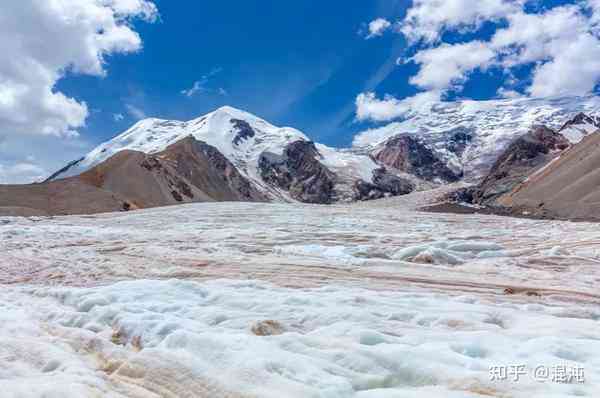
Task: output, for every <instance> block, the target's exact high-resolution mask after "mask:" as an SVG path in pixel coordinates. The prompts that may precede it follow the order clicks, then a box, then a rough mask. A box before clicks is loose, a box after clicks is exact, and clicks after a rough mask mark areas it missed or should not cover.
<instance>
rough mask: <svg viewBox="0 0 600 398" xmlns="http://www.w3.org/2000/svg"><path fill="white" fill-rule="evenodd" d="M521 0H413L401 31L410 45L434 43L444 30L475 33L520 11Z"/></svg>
mask: <svg viewBox="0 0 600 398" xmlns="http://www.w3.org/2000/svg"><path fill="white" fill-rule="evenodd" d="M521 3H523V1H522V0H414V1H413V6H412V7H411V8H410V9H409V10H408V11H407V14H406V17H405V19H404V21H403V22H402V24H401V28H400V31H401V32H402V33H404V35H405V36H406V37H407V38H408V39H409V40H410V41H413V42H414V41H418V40H424V41H426V42H433V41H436V40H438V39H439V38H440V36H441V34H442V33H443V32H444V31H445V30H451V29H458V30H466V29H475V28H477V27H479V26H480V25H481V23H483V22H484V21H488V20H498V19H501V18H504V17H505V16H507V15H509V14H511V13H513V12H515V11H516V10H518V9H520V8H521Z"/></svg>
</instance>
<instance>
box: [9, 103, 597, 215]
mask: <svg viewBox="0 0 600 398" xmlns="http://www.w3.org/2000/svg"><path fill="white" fill-rule="evenodd" d="M599 109H600V99H599V98H597V97H594V96H589V97H570V98H558V99H549V100H539V99H516V100H497V101H461V102H451V103H436V104H429V105H427V106H424V107H423V108H421V109H415V110H414V111H413V112H412V113H411V114H409V115H408V116H407V118H406V119H405V120H404V121H402V122H394V123H391V124H389V125H387V126H384V127H381V128H378V129H373V130H368V131H365V132H363V133H361V134H359V135H357V137H356V138H355V141H354V145H353V147H352V148H347V149H336V148H331V147H328V146H325V145H322V144H319V143H314V142H312V141H311V140H310V139H309V138H308V137H307V136H306V135H305V134H304V133H302V132H300V131H298V130H296V129H293V128H289V127H276V126H274V125H272V124H270V123H268V122H267V121H265V120H263V119H260V118H258V117H256V116H254V115H252V114H250V113H247V112H244V111H241V110H238V109H235V108H232V107H222V108H219V109H217V110H216V111H214V112H211V113H209V114H207V115H204V116H202V117H200V118H197V119H194V120H191V121H188V122H180V121H169V120H160V119H145V120H142V121H140V122H138V123H136V124H135V125H134V126H132V127H131V128H130V129H128V130H127V131H125V132H123V133H122V134H120V135H118V136H116V137H115V138H113V139H111V140H109V141H107V142H105V143H103V144H101V145H99V146H98V147H96V148H95V149H93V150H92V151H91V152H89V153H88V154H86V155H85V156H83V157H82V158H81V159H79V160H76V161H73V162H71V163H69V164H68V165H66V166H65V167H64V168H63V169H61V170H59V171H58V172H56V173H55V174H54V175H52V176H51V177H50V178H49V179H48V180H47V181H45V182H44V183H40V184H30V185H13V186H10V185H8V186H0V207H1V208H3V209H4V210H3V211H2V212H3V213H5V214H69V213H94V212H103V211H116V210H131V209H136V208H146V207H154V206H163V205H170V204H177V203H186V202H205V201H299V202H305V203H318V204H331V203H337V202H351V201H358V200H370V199H378V198H383V197H386V196H395V195H403V194H407V193H410V192H412V191H414V190H425V189H431V188H433V187H436V186H439V185H441V184H447V183H452V182H456V181H467V182H472V183H480V188H481V192H479V193H477V194H476V195H475V196H476V197H478V198H479V199H478V200H480V201H484V199H481V198H483V197H486V199H485V201H488V202H489V201H490V200H491V199H490V198H491V196H489V195H488V196H486V193H485V192H487V193H490V192H491V191H493V190H494V189H497V186H495V185H494V183H496V182H497V181H503V183H504V184H505V186H504V187H503V188H502V189H500V191H503V192H497V193H496V194H494V195H492V196H493V200H494V201H495V200H496V199H498V197H499V196H501V194H504V193H506V192H507V191H509V190H510V188H512V186H513V183H517V184H518V183H522V182H523V180H524V179H526V178H527V177H528V173H529V172H533V171H535V170H536V168H537V167H543V165H545V164H546V163H547V162H549V161H551V160H552V159H553V158H554V154H555V153H556V154H557V153H559V152H560V151H562V150H563V149H565V148H568V147H570V146H571V145H574V144H577V143H578V142H579V141H581V140H582V139H584V138H585V137H587V136H588V135H592V133H593V132H594V131H596V130H597V129H598V127H599V126H600V120H599V119H598V118H597V117H596V116H595V114H596V113H597V111H598V110H599ZM534 126H537V127H534ZM540 126H543V128H544V129H545V130H543V132H540V131H542V130H540V128H542V127H540ZM536 132H537V133H536ZM527 134H529V135H530V136H531V137H534V138H532V140H534V141H535V140H538V139H539V140H541V141H543V145H541V147H544V148H542V149H540V148H541V147H540V148H537V149H535V150H534V152H535V151H542V152H543V151H544V150H546V149H548V148H546V147H545V145H550V144H549V143H548V142H547V141H548V140H550V141H552V140H554V141H552V142H554V144H555V146H556V147H552V148H549V149H548V151H547V152H546V153H545V154H544V157H543V159H541V158H538V159H537V160H536V161H535V162H533V161H532V162H531V164H527V165H523V164H521V163H519V162H513V161H512V160H511V161H507V159H508V158H511V157H510V154H509V155H506V151H507V150H509V151H510V150H512V151H517V149H518V150H522V151H523V153H526V152H527V148H529V147H528V145H529V142H530V141H531V140H529V141H527V140H526V141H527V143H526V144H523V145H520V144H519V142H522V140H523V137H524V136H525V135H527ZM536 134H537V135H536ZM548 137H551V138H548ZM519 139H521V141H519ZM555 141H556V142H555ZM515 143H516V144H515ZM511 148H512V149H511ZM515 148H517V149H515ZM524 148H525V149H524ZM529 149H530V148H529ZM536 153H537V152H536ZM507 156H508V158H507ZM536 156H537V155H536ZM503 157H504V158H505V159H504V163H502V165H498V164H497V163H498V161H500V160H501V159H502V158H503ZM534 157H535V156H534ZM511 159H512V158H511ZM513 166H514V167H513ZM517 169H518V171H515V170H517ZM490 170H491V172H492V173H500V174H502V173H508V174H509V175H511V176H512V177H511V178H509V179H508V180H507V179H506V178H504V180H503V179H502V178H496V179H490V178H491V177H490ZM511 173H512V174H511ZM498 175H499V174H498ZM504 177H506V176H504ZM509 180H510V181H509ZM485 181H487V185H485V184H484V182H485ZM481 184H484V185H485V186H484V185H481ZM483 191H485V192H483ZM471 194H473V192H471ZM477 195H479V196H477ZM494 204H495V205H496V204H498V203H494Z"/></svg>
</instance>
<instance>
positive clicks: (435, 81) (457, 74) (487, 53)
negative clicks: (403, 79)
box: [410, 41, 495, 91]
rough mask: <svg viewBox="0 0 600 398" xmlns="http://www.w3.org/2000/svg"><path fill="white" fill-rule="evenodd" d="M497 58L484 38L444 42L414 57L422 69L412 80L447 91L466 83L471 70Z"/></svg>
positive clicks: (433, 88)
mask: <svg viewBox="0 0 600 398" xmlns="http://www.w3.org/2000/svg"><path fill="white" fill-rule="evenodd" d="M494 57H495V53H494V51H492V50H491V49H490V48H489V47H488V46H487V45H486V44H485V43H483V42H481V41H472V42H469V43H464V44H454V45H450V44H442V45H440V46H439V47H435V48H431V49H428V50H424V51H420V52H418V53H417V54H416V55H415V56H414V57H413V58H412V60H413V61H414V62H416V63H417V64H419V65H420V66H421V68H420V70H419V73H418V74H417V75H416V76H413V77H412V78H411V79H410V83H411V84H413V85H415V86H417V87H420V88H423V89H427V90H436V91H441V90H447V89H448V88H450V87H453V86H458V85H460V84H461V83H462V82H464V80H466V76H467V74H468V73H469V72H471V71H472V70H474V69H476V68H486V67H487V66H489V64H490V62H491V61H492V60H493V59H494Z"/></svg>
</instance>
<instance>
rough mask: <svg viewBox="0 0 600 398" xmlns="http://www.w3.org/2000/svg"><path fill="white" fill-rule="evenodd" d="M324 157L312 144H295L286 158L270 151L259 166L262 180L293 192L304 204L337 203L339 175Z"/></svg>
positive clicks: (261, 158)
mask: <svg viewBox="0 0 600 398" xmlns="http://www.w3.org/2000/svg"><path fill="white" fill-rule="evenodd" d="M320 157H321V155H320V154H319V152H318V151H317V148H316V147H315V144H314V143H313V142H310V141H295V142H292V143H290V144H288V145H287V146H286V147H285V150H284V152H283V155H277V154H274V153H270V152H266V153H263V154H262V155H261V156H260V159H259V162H258V167H259V170H260V173H261V177H262V179H263V180H264V181H265V182H267V183H268V184H271V185H274V186H277V187H279V188H281V189H284V190H286V191H288V192H289V193H290V195H291V196H292V197H293V198H294V199H296V200H299V201H301V202H305V203H321V204H329V203H332V202H333V196H334V183H335V174H334V173H332V172H331V171H330V170H329V169H328V168H327V167H325V166H324V165H323V164H321V163H320V162H319V160H318V159H319V158H320Z"/></svg>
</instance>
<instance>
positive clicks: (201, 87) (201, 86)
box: [181, 67, 224, 98]
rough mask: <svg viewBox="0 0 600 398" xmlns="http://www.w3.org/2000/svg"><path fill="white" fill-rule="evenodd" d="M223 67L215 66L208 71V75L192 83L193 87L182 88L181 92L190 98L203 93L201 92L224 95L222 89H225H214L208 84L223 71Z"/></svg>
mask: <svg viewBox="0 0 600 398" xmlns="http://www.w3.org/2000/svg"><path fill="white" fill-rule="evenodd" d="M222 70H223V69H222V68H220V67H217V68H213V69H212V70H211V71H210V72H208V73H207V74H206V75H204V76H202V77H201V78H200V80H197V81H195V82H194V84H192V87H190V88H188V89H184V90H181V94H183V95H185V96H186V97H188V98H191V97H193V96H194V95H196V94H197V93H201V92H211V91H212V92H216V93H217V94H219V95H223V94H222V91H224V90H223V89H221V88H219V89H217V90H212V89H210V88H208V87H207V84H208V83H209V82H210V80H211V79H212V78H213V77H214V76H215V75H217V74H219V73H221V71H222Z"/></svg>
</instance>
